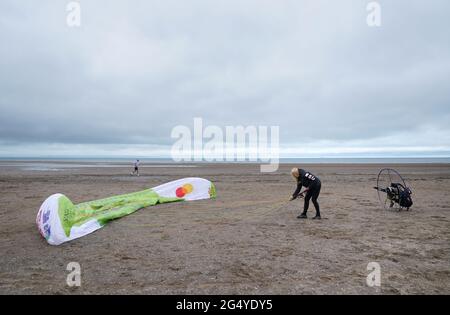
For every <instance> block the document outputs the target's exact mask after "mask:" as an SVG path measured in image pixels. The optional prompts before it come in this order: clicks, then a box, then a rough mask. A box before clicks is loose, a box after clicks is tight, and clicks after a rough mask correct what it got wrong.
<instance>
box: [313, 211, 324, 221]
mask: <svg viewBox="0 0 450 315" xmlns="http://www.w3.org/2000/svg"><path fill="white" fill-rule="evenodd" d="M320 219H322V218H321V217H320V213H317V214H316V216H315V217H314V218H313V220H320Z"/></svg>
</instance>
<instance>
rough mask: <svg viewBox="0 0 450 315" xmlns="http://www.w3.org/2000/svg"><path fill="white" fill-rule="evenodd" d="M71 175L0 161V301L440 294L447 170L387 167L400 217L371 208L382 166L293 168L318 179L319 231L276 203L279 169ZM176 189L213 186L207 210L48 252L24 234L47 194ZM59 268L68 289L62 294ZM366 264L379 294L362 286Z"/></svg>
mask: <svg viewBox="0 0 450 315" xmlns="http://www.w3.org/2000/svg"><path fill="white" fill-rule="evenodd" d="M56 164H57V163H56ZM85 166H86V165H74V166H73V167H62V168H58V165H56V166H55V165H53V166H51V167H49V166H48V165H47V166H45V167H41V168H40V167H39V165H38V166H36V165H35V164H33V163H30V162H6V161H3V162H0V191H1V195H0V204H1V206H0V221H1V229H0V236H1V237H0V253H1V255H0V294H23V293H25V294H450V165H449V164H403V165H389V166H391V167H394V168H396V169H397V170H398V171H399V172H400V173H401V174H402V175H403V176H404V177H405V179H406V180H407V183H408V184H409V185H410V186H411V188H412V189H413V193H414V194H413V198H414V202H415V204H414V206H413V209H412V211H409V212H406V211H403V212H395V211H386V210H384V209H382V208H381V207H380V205H379V203H378V199H377V195H376V191H375V190H374V189H373V188H372V187H373V186H374V185H375V181H376V176H377V173H378V171H379V169H380V168H382V167H384V166H386V165H376V164H359V165H357V164H323V165H321V164H315V165H302V168H305V169H307V170H310V171H311V172H313V173H314V174H316V175H318V176H319V177H320V179H321V180H322V193H321V195H320V198H319V202H320V204H321V207H322V215H323V218H324V219H323V220H321V221H315V220H311V219H308V220H298V219H296V216H297V215H298V214H299V213H300V210H301V209H302V206H303V201H302V200H296V201H293V202H287V200H288V198H289V196H290V195H291V194H292V192H293V190H294V188H295V183H294V181H293V180H292V178H291V177H290V175H289V171H290V169H291V167H293V165H288V164H286V165H282V166H281V167H280V169H279V171H278V172H276V173H271V174H261V173H260V172H259V166H258V165H253V164H247V165H245V164H239V165H238V164H233V165H231V164H198V165H189V167H182V166H181V167H173V166H170V165H159V167H148V166H149V165H144V167H143V168H142V169H141V176H140V177H132V176H130V171H131V168H129V167H123V166H121V165H110V167H100V166H96V165H91V167H85ZM145 166H147V167H145ZM296 166H297V165H296ZM189 176H198V177H204V178H207V179H209V180H211V181H213V182H214V183H215V185H216V189H217V199H215V200H203V201H195V202H185V203H173V204H162V205H157V206H155V207H149V208H145V209H141V210H139V211H138V212H136V213H133V214H131V215H129V216H127V217H124V218H121V219H120V220H116V221H114V222H111V223H109V224H108V225H106V226H105V227H104V228H102V229H100V230H98V231H97V232H95V233H93V234H90V235H88V236H85V237H83V238H80V239H78V240H74V241H72V242H69V243H66V244H63V245H61V246H50V245H48V244H47V243H46V241H45V240H44V239H43V238H42V237H41V236H40V234H39V233H38V230H37V228H36V224H35V218H36V213H37V211H38V209H39V206H40V205H41V203H42V202H43V201H44V200H45V198H46V197H48V196H49V195H51V194H53V193H57V192H60V193H63V194H65V195H67V196H68V197H69V198H70V199H71V200H72V201H73V202H75V203H79V202H82V201H88V200H94V199H98V198H102V197H108V196H111V195H117V194H122V193H128V192H133V191H138V190H142V189H146V188H150V187H153V186H157V185H159V184H162V183H165V182H168V181H171V180H175V179H178V178H182V177H189ZM313 214H314V208H313V207H311V208H310V212H309V216H310V217H312V216H313ZM72 261H74V262H78V263H79V264H80V265H81V281H82V283H81V286H80V287H68V286H67V284H66V277H67V275H68V271H67V270H66V266H67V264H68V263H69V262H72ZM370 262H377V263H379V264H380V266H381V281H382V283H381V287H380V288H379V289H377V288H371V287H368V286H367V284H366V277H367V275H368V273H369V271H367V265H368V263H370Z"/></svg>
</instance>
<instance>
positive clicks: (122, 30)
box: [0, 0, 450, 156]
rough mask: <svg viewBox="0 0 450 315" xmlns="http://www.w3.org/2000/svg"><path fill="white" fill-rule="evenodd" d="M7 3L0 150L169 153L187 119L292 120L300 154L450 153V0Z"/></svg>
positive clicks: (290, 141)
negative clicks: (75, 16) (373, 10)
mask: <svg viewBox="0 0 450 315" xmlns="http://www.w3.org/2000/svg"><path fill="white" fill-rule="evenodd" d="M69 2H70V1H62V0H41V1H32V0H28V1H27V0H2V1H1V2H0V40H1V45H0V156H18V155H23V156H41V155H97V154H98V155H152V154H164V153H167V152H168V150H169V149H170V147H171V145H172V144H173V142H174V140H173V139H171V138H170V134H171V130H172V128H173V127H175V126H177V125H187V126H192V125H193V118H194V117H201V118H203V122H204V124H205V125H218V126H221V127H223V126H228V125H231V126H235V125H244V126H246V125H256V126H259V125H267V126H279V127H280V141H281V147H282V152H283V153H284V154H289V155H297V156H314V155H317V156H326V155H334V154H354V155H358V154H359V155H370V154H377V155H380V154H381V155H383V154H384V155H392V154H394V155H404V154H406V155H447V156H450V124H449V122H450V89H449V87H450V83H449V82H450V36H449V30H450V19H449V17H448V14H449V12H450V2H449V1H448V0H430V1H423V0H420V1H419V0H418V1H414V0H390V1H387V0H384V1H379V3H380V4H381V8H382V20H381V22H382V25H381V27H369V26H368V25H367V23H366V18H367V15H368V12H367V11H366V5H367V4H368V3H369V2H370V1H368V0H367V1H365V0H340V1H331V0H324V1H318V0H309V1H306V0H305V1H302V0H292V1H284V0H203V1H197V0H176V1H175V0H164V1H163V0H159V1H149V0H142V1H140V0H133V1H112V0H89V1H86V0H81V1H80V3H81V27H79V28H77V27H68V26H67V24H66V18H67V14H68V12H66V5H67V4H68V3H69Z"/></svg>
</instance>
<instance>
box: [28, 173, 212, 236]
mask: <svg viewBox="0 0 450 315" xmlns="http://www.w3.org/2000/svg"><path fill="white" fill-rule="evenodd" d="M215 197H216V190H215V187H214V184H213V183H211V182H210V181H209V180H206V179H203V178H196V177H192V178H183V179H179V180H176V181H172V182H169V183H166V184H163V185H160V186H157V187H154V188H151V189H146V190H143V191H139V192H135V193H130V194H125V195H118V196H113V197H109V198H105V199H100V200H94V201H89V202H83V203H80V204H77V205H74V204H73V203H72V202H71V201H70V199H69V198H67V197H66V196H64V195H62V194H54V195H51V196H50V197H48V198H47V199H46V200H45V201H44V203H43V204H42V205H41V207H40V209H39V212H38V214H37V217H36V223H37V226H38V229H39V232H40V233H41V235H42V236H43V237H44V238H45V239H46V240H47V242H48V243H49V244H51V245H59V244H62V243H64V242H68V241H70V240H73V239H76V238H79V237H82V236H85V235H87V234H89V233H92V232H94V231H95V230H98V229H100V228H101V227H103V226H104V225H105V224H106V223H108V222H109V221H111V220H114V219H118V218H121V217H123V216H126V215H128V214H131V213H133V212H135V211H137V210H139V209H142V208H145V207H149V206H154V205H156V204H158V203H167V202H175V201H191V200H201V199H210V198H215Z"/></svg>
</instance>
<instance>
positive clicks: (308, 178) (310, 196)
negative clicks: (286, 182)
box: [290, 168, 322, 219]
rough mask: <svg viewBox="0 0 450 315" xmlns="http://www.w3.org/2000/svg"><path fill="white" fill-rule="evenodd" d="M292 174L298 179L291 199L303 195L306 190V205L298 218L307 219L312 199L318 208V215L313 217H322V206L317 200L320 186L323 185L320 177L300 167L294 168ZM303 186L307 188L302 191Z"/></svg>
mask: <svg viewBox="0 0 450 315" xmlns="http://www.w3.org/2000/svg"><path fill="white" fill-rule="evenodd" d="M291 174H292V176H293V177H294V178H295V179H296V180H297V189H296V190H295V191H294V193H293V194H292V197H291V198H290V200H294V199H296V198H297V197H298V196H301V197H303V194H304V193H305V192H306V196H304V197H305V205H304V208H303V212H302V214H300V215H299V216H298V217H297V218H298V219H306V218H307V216H306V212H307V211H308V208H309V200H312V202H313V204H314V207H315V208H316V216H315V217H314V218H313V219H320V207H319V203H318V202H317V198H319V194H320V188H321V186H322V184H321V182H320V179H319V177H317V176H315V175H313V174H311V173H310V172H307V171H305V170H303V169H300V168H293V169H292V171H291ZM302 187H305V188H306V189H305V190H304V191H303V192H302V193H300V191H301V189H302Z"/></svg>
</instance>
